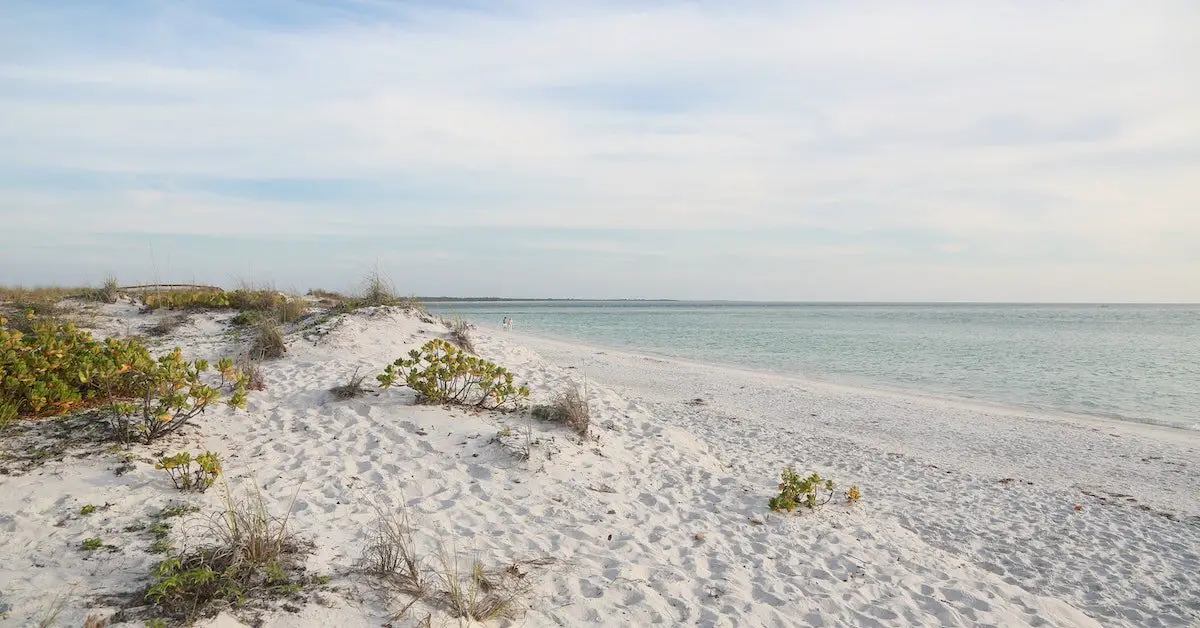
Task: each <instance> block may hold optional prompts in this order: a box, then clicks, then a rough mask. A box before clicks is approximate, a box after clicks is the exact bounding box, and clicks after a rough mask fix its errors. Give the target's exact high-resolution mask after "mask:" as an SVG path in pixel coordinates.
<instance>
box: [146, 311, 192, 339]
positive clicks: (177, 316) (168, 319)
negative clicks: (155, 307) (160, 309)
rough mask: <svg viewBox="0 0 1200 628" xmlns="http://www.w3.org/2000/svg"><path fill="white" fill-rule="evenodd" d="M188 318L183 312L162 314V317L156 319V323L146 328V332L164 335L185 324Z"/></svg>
mask: <svg viewBox="0 0 1200 628" xmlns="http://www.w3.org/2000/svg"><path fill="white" fill-rule="evenodd" d="M188 320H189V318H188V315H187V314H184V313H169V314H164V315H163V316H162V318H159V319H158V322H157V323H155V324H153V325H151V326H150V327H149V328H148V329H146V334H147V335H150V336H166V335H167V334H170V333H171V332H173V331H175V330H176V329H179V328H180V327H182V326H183V325H185V324H187V322H188Z"/></svg>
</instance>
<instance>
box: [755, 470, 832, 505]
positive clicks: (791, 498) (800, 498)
mask: <svg viewBox="0 0 1200 628" xmlns="http://www.w3.org/2000/svg"><path fill="white" fill-rule="evenodd" d="M780 480H781V481H780V482H779V495H777V496H776V497H772V498H771V499H770V501H769V502H768V505H769V506H770V507H771V510H774V511H779V512H782V511H787V512H791V511H793V510H795V509H796V508H798V507H800V506H803V507H805V508H808V509H809V510H813V509H815V508H817V507H818V506H824V505H825V504H828V503H829V500H831V499H833V480H825V479H822V478H821V476H820V475H818V474H816V473H813V474H812V475H810V476H808V477H806V478H802V477H800V475H799V474H798V473H796V469H795V468H793V467H792V466H791V465H788V466H787V467H786V468H785V469H784V470H783V473H781V474H780ZM818 491H829V494H828V495H826V496H825V500H824V501H818V498H817V492H818Z"/></svg>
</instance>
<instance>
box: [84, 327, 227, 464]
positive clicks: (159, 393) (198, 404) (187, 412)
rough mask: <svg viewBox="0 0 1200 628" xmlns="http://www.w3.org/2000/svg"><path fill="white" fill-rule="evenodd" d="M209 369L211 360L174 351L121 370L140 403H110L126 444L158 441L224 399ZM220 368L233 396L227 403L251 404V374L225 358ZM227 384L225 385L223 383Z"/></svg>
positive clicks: (115, 424)
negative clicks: (211, 380) (248, 399)
mask: <svg viewBox="0 0 1200 628" xmlns="http://www.w3.org/2000/svg"><path fill="white" fill-rule="evenodd" d="M208 370H209V363H208V361H207V360H195V361H191V362H189V361H187V360H185V359H184V358H183V353H182V352H181V351H180V350H179V349H175V350H174V351H172V352H171V353H168V354H167V355H164V356H162V357H160V358H159V359H157V360H152V359H146V360H142V361H139V362H138V363H136V364H134V365H129V368H128V369H126V370H125V371H123V372H122V375H121V377H122V378H123V379H124V380H126V381H128V382H132V383H131V384H126V385H127V386H128V387H131V388H132V389H134V390H136V391H138V392H139V395H140V397H139V398H138V399H137V401H135V402H123V403H114V404H112V405H110V406H109V408H108V411H109V415H108V416H109V422H110V424H111V425H112V426H113V428H114V429H115V430H116V433H117V437H118V438H120V439H121V441H122V442H125V443H129V442H133V441H135V440H140V441H142V442H144V443H150V442H153V441H154V440H155V439H157V438H160V437H162V436H165V435H167V434H170V433H172V432H174V431H175V430H178V429H179V428H181V427H183V426H184V425H185V424H187V422H188V421H189V420H191V419H192V418H193V417H195V416H196V415H198V414H200V413H202V412H204V410H205V409H206V408H208V407H209V406H210V405H211V404H213V403H215V402H217V401H218V400H220V399H221V390H220V389H219V388H214V387H213V386H210V385H209V384H207V383H205V381H204V380H203V378H202V377H201V376H202V375H203V374H204V373H206V372H207V371H208ZM217 372H218V373H219V374H220V376H221V380H222V382H223V383H224V384H227V385H228V388H229V391H230V395H229V397H228V398H227V399H226V403H227V404H228V405H229V406H230V407H235V408H241V407H245V404H246V384H247V379H248V378H247V377H246V375H245V374H244V373H241V372H240V371H238V370H237V369H236V368H234V366H233V361H232V360H230V359H228V358H223V359H221V360H220V361H219V362H218V363H217ZM222 387H224V386H222Z"/></svg>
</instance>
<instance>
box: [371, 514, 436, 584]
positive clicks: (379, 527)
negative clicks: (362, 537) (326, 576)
mask: <svg viewBox="0 0 1200 628" xmlns="http://www.w3.org/2000/svg"><path fill="white" fill-rule="evenodd" d="M412 532H413V530H412V525H411V522H410V520H409V517H408V511H407V510H406V509H404V508H403V507H401V509H400V512H399V513H398V514H390V513H385V512H383V511H379V513H378V517H377V518H376V521H375V529H374V534H373V537H372V539H371V542H370V543H369V544H368V545H367V547H366V549H365V550H364V551H363V555H362V558H361V559H359V563H358V566H359V569H361V570H362V571H364V572H366V573H368V574H371V575H373V576H376V577H379V578H383V579H384V581H385V582H387V583H388V584H389V585H391V586H392V587H394V588H395V589H396V590H397V591H399V592H401V593H405V594H407V595H410V596H412V597H413V598H415V599H420V598H423V597H425V595H426V593H427V592H428V587H429V583H428V582H427V580H426V577H425V575H424V571H423V570H424V568H425V559H424V558H423V557H422V556H421V555H420V554H419V553H418V552H417V546H416V543H415V542H414V541H413V536H412Z"/></svg>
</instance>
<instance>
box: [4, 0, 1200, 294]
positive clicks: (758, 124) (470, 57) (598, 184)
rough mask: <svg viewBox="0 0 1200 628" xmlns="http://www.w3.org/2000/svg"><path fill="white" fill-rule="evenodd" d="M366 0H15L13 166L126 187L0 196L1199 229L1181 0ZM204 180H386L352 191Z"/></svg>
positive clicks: (897, 224) (731, 219)
mask: <svg viewBox="0 0 1200 628" xmlns="http://www.w3.org/2000/svg"><path fill="white" fill-rule="evenodd" d="M363 6H365V7H368V8H369V11H370V13H369V15H367V16H364V15H362V14H356V13H354V11H352V10H349V9H347V10H344V11H343V10H339V11H337V12H336V13H335V14H333V15H328V16H322V15H320V14H316V13H312V12H313V11H317V9H314V8H312V7H311V6H308V5H302V4H298V5H296V7H295V10H296V11H302V10H303V11H305V13H303V15H301V17H303V18H304V23H303V25H301V26H292V27H284V26H272V25H271V24H272V20H271V19H270V16H269V15H266V16H262V17H260V18H259V19H256V20H255V21H254V23H253V24H248V23H246V22H244V21H242V20H238V19H234V18H231V17H227V16H222V15H218V14H212V13H209V12H206V11H205V9H204V5H197V6H195V7H187V6H186V5H182V4H181V5H175V4H160V5H154V7H155V8H154V11H152V12H151V13H150V14H149V15H140V14H134V15H130V16H121V17H122V19H114V24H116V26H115V27H114V30H113V32H112V35H111V41H108V40H106V41H104V42H102V43H96V40H95V39H94V38H90V39H89V38H83V39H80V38H77V37H74V33H73V31H72V30H70V29H67V30H61V31H56V30H55V29H50V28H46V29H45V30H44V31H42V32H38V31H37V30H36V29H35V28H34V26H36V25H37V24H38V23H42V24H45V23H49V24H60V25H62V26H63V27H64V28H66V26H69V25H70V24H71V21H72V20H71V17H72V16H71V15H70V14H64V13H61V10H60V9H55V8H51V7H48V5H47V6H43V7H38V6H37V5H30V6H29V7H27V8H25V9H22V11H21V12H18V15H17V17H16V19H14V20H12V21H11V22H10V24H11V25H10V26H9V27H7V29H6V28H5V27H3V26H0V38H3V37H4V36H5V35H10V36H13V38H12V39H10V41H16V42H19V43H18V44H10V46H17V47H18V49H16V50H17V52H19V53H21V54H14V55H6V56H7V58H8V60H7V61H0V93H3V94H7V95H6V96H0V168H5V169H9V170H11V171H16V172H40V171H46V172H51V173H54V172H59V173H62V172H63V171H68V172H66V174H62V176H64V177H67V178H66V179H64V180H65V181H68V182H69V180H70V179H69V176H70V171H87V172H93V173H108V174H109V175H111V176H115V177H132V178H134V179H135V181H134V182H133V183H129V184H128V185H126V186H125V187H124V189H120V190H115V191H114V190H103V191H99V192H90V191H86V190H78V191H72V192H70V193H63V192H62V191H61V190H59V189H56V188H54V187H53V186H48V187H47V186H42V187H41V188H39V189H35V190H29V189H21V188H22V186H20V185H18V184H11V185H8V186H7V187H5V186H0V212H3V211H5V210H9V211H15V210H17V209H18V208H19V207H38V208H41V211H40V214H38V213H33V214H30V215H29V216H28V218H27V219H24V223H23V224H22V228H23V229H25V230H26V231H30V232H32V231H34V230H43V229H50V230H53V229H61V228H63V225H62V223H63V221H62V219H61V217H62V216H64V215H68V214H70V213H71V212H75V214H71V215H73V216H75V217H73V218H72V219H71V221H70V224H69V225H67V226H66V228H67V229H68V230H74V231H81V232H86V231H89V230H103V227H104V226H105V225H114V224H119V225H123V226H125V227H128V228H129V229H130V230H133V231H146V232H151V233H153V232H169V233H204V234H210V235H220V234H223V233H225V234H231V233H243V232H245V231H246V230H249V232H250V233H255V234H256V233H261V234H263V235H271V234H280V235H305V234H346V235H354V234H362V233H367V234H371V233H380V232H386V230H388V229H402V228H404V226H405V225H411V224H418V225H430V226H452V225H456V224H464V223H465V224H472V225H482V226H486V225H502V226H521V225H526V226H533V227H539V228H553V227H560V228H572V229H772V230H788V229H790V230H828V231H833V232H838V233H844V234H862V233H876V232H881V231H891V232H912V233H922V234H926V236H927V237H928V238H929V239H931V240H933V241H953V242H954V243H955V244H953V245H941V246H943V247H945V246H954V247H958V246H962V247H965V248H964V249H963V251H962V252H973V251H976V250H979V249H980V248H981V247H977V246H975V244H976V243H978V242H984V243H986V242H989V241H993V242H999V241H1003V240H1004V239H1006V238H1012V237H1021V236H1036V237H1044V238H1060V239H1061V242H1062V243H1063V245H1064V246H1087V247H1088V248H1089V250H1090V251H1099V252H1103V251H1111V252H1112V254H1113V255H1114V257H1113V258H1112V259H1113V260H1114V261H1117V260H1121V261H1124V262H1127V261H1129V259H1130V258H1139V256H1141V257H1144V258H1145V259H1151V258H1153V255H1154V254H1155V253H1156V251H1157V250H1158V249H1159V248H1161V247H1162V246H1163V242H1164V238H1168V237H1169V238H1172V239H1173V240H1172V241H1177V239H1178V238H1179V235H1180V234H1181V233H1182V234H1190V235H1191V236H1192V237H1194V238H1196V239H1200V211H1197V207H1200V188H1197V187H1196V186H1195V185H1194V183H1192V182H1194V181H1196V180H1200V81H1196V80H1195V77H1196V76H1200V39H1197V38H1196V37H1194V33H1195V32H1196V31H1197V29H1200V9H1198V8H1197V7H1196V5H1194V4H1192V3H1187V2H1179V3H1171V2H1159V3H1136V4H1134V3H1116V4H1112V3H1109V4H1100V3H1054V4H1045V3H1033V2H1015V3H996V4H981V3H941V2H918V1H912V2H876V3H866V4H863V3H854V4H853V5H851V4H845V3H842V4H828V3H784V2H779V3H774V2H772V3H758V4H755V5H754V7H752V8H748V7H738V8H736V9H735V8H732V7H725V8H721V7H716V6H713V5H708V4H704V3H684V2H679V3H671V2H668V3H655V4H653V5H643V4H637V5H632V4H631V5H626V6H624V7H617V6H616V5H612V4H605V3H571V4H566V3H549V2H546V3H535V2H523V3H516V4H511V5H504V7H503V8H494V9H492V10H489V11H466V10H458V11H456V10H451V9H445V8H438V6H437V5H427V4H424V3H422V6H420V7H416V8H414V7H413V6H410V5H405V4H391V3H383V2H380V3H366V4H364V5H363ZM303 7H307V8H303ZM126 18H127V19H126ZM280 23H286V21H283V20H281V21H280ZM23 26H29V28H27V29H23ZM75 28H78V27H75ZM31 29H32V32H29V31H30V30H31ZM6 30H8V31H9V32H6ZM17 30H23V31H25V32H22V33H17V32H16V31H17ZM185 33H186V34H188V35H189V36H188V37H187V38H186V42H187V45H186V46H183V45H182V44H181V43H180V42H181V41H184V40H183V39H179V38H178V37H177V36H180V35H182V34H185ZM17 35H21V36H20V37H18V36H17ZM78 41H84V42H87V43H84V44H79V43H78ZM139 177H149V178H151V179H152V180H153V181H154V183H153V184H150V185H149V186H148V185H147V184H146V183H145V182H144V181H141V180H138V178H139ZM214 178H216V179H222V178H234V179H260V178H286V179H311V178H320V179H328V178H343V179H351V180H356V181H363V182H369V183H372V184H379V183H384V184H386V183H391V182H396V181H401V183H396V184H395V185H394V186H393V187H389V188H387V191H385V192H381V193H379V194H376V195H375V196H374V197H372V198H366V199H355V200H354V201H353V202H352V203H351V202H348V201H343V200H339V199H336V198H335V199H328V198H322V199H296V198H287V199H283V198H276V199H267V200H263V199H262V198H251V197H239V196H238V194H237V193H236V192H228V191H225V192H220V191H208V190H206V189H204V188H203V185H204V182H205V181H207V180H211V179H214ZM163 181H166V182H178V186H176V185H174V184H172V185H166V184H163V183H162V182H163ZM404 181H430V182H433V183H431V184H430V185H431V186H433V187H435V188H437V190H435V193H433V194H410V193H409V191H408V190H406V189H405V184H404V183H403V182H404ZM197 182H198V183H197ZM148 190H152V191H153V193H154V194H157V195H159V196H150V197H147V196H145V195H146V194H147V193H148ZM439 190H440V191H441V192H445V191H451V192H454V193H455V194H461V193H465V192H469V193H470V198H468V199H466V200H464V199H463V198H462V197H461V196H456V195H452V196H453V198H451V199H450V200H447V199H446V198H443V197H444V196H445V195H444V194H440V193H437V192H438V191H439ZM164 215H166V216H170V217H171V219H170V220H165V221H164V220H157V219H156V218H155V217H156V216H159V217H161V216H164ZM968 242H969V243H971V244H966V243H968ZM959 243H962V244H959ZM743 245H744V243H741V244H736V243H732V242H731V243H730V244H729V246H728V247H726V248H725V249H723V250H725V251H727V252H730V253H733V252H735V251H737V250H740V249H739V248H738V247H739V246H743ZM564 246H571V247H579V246H584V247H591V249H592V250H596V251H600V250H605V251H608V252H611V253H614V254H620V253H621V252H622V251H627V250H629V248H630V245H629V244H628V243H625V242H620V241H612V240H611V238H610V237H609V236H603V237H598V239H597V240H596V241H595V242H592V243H590V244H580V243H573V244H571V245H564ZM864 246H866V245H861V244H843V243H831V244H829V245H827V246H826V247H825V248H821V247H813V248H811V249H810V253H809V254H818V256H821V257H825V258H828V259H838V258H841V257H844V256H845V255H846V254H847V253H848V252H851V253H853V256H854V257H855V258H856V259H857V258H862V259H864V260H869V259H870V256H871V253H872V250H871V249H870V248H869V246H868V247H867V248H863V247H864ZM937 246H938V245H936V244H931V245H929V247H930V248H936V247H937ZM743 248H744V247H743ZM987 248H988V247H986V246H985V247H982V249H987ZM993 248H995V247H993ZM943 251H946V249H944V248H943ZM956 251H957V249H956ZM718 252H719V251H713V253H714V254H715V253H718ZM764 254H765V253H764ZM1197 255H1198V256H1200V253H1198V254H1197ZM863 263H869V261H868V262H863ZM1178 270H1179V268H1174V269H1166V271H1165V272H1164V273H1162V276H1164V277H1166V276H1175V274H1177V272H1178ZM997 277H999V275H997ZM996 280H997V281H1001V280H1000V279H996ZM1197 283H1200V282H1197ZM1181 290H1182V288H1181ZM1188 290H1195V288H1188ZM1181 294H1183V292H1181ZM1187 294H1188V295H1189V296H1188V298H1200V294H1196V293H1194V292H1188V293H1187Z"/></svg>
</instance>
